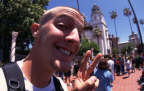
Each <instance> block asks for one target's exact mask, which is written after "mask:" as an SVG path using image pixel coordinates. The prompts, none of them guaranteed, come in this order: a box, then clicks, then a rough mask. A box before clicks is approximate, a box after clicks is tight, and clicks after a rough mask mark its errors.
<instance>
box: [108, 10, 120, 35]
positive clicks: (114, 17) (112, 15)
mask: <svg viewBox="0 0 144 91" xmlns="http://www.w3.org/2000/svg"><path fill="white" fill-rule="evenodd" d="M110 14H111V15H110V17H111V19H113V20H114V26H115V33H116V37H118V36H117V29H116V17H117V12H116V11H112V12H111V13H110Z"/></svg>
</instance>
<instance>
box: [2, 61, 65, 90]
mask: <svg viewBox="0 0 144 91" xmlns="http://www.w3.org/2000/svg"><path fill="white" fill-rule="evenodd" d="M22 63H23V61H18V62H17V64H18V66H19V67H20V69H21V67H22ZM23 76H24V74H23ZM57 79H58V80H59V81H60V83H61V85H62V88H63V89H64V91H68V89H67V86H66V84H65V83H64V82H63V81H62V79H61V78H58V77H57ZM24 82H25V91H56V89H55V85H54V81H53V76H52V77H51V81H50V84H49V85H48V86H46V87H44V88H37V87H36V86H34V85H33V84H32V83H31V82H30V81H29V80H27V79H26V77H25V76H24ZM0 91H8V90H7V84H6V79H5V76H4V74H3V70H2V69H1V68H0Z"/></svg>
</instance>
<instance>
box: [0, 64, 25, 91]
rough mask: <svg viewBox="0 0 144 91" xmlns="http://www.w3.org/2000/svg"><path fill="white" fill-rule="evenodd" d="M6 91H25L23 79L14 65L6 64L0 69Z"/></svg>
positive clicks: (17, 67)
mask: <svg viewBox="0 0 144 91" xmlns="http://www.w3.org/2000/svg"><path fill="white" fill-rule="evenodd" d="M2 69H3V72H4V75H5V78H6V83H7V87H8V91H25V84H24V77H23V74H22V72H21V70H20V68H19V66H18V65H17V64H16V63H12V64H6V65H4V66H3V67H2Z"/></svg>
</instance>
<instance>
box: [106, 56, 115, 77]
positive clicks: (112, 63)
mask: <svg viewBox="0 0 144 91" xmlns="http://www.w3.org/2000/svg"><path fill="white" fill-rule="evenodd" d="M107 62H108V64H109V67H110V70H111V72H112V74H113V76H114V61H113V60H112V57H111V56H109V59H108V61H107Z"/></svg>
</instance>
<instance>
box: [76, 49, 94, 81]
mask: <svg viewBox="0 0 144 91" xmlns="http://www.w3.org/2000/svg"><path fill="white" fill-rule="evenodd" d="M90 56H91V50H88V51H87V52H86V53H85V56H84V57H83V59H82V61H81V65H80V68H79V70H78V74H77V76H78V77H79V78H82V76H83V75H85V71H86V65H87V62H88V60H89V57H90Z"/></svg>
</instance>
